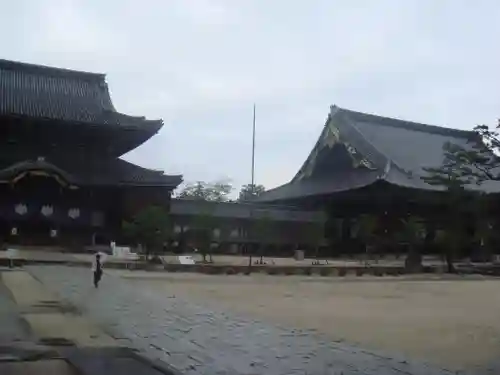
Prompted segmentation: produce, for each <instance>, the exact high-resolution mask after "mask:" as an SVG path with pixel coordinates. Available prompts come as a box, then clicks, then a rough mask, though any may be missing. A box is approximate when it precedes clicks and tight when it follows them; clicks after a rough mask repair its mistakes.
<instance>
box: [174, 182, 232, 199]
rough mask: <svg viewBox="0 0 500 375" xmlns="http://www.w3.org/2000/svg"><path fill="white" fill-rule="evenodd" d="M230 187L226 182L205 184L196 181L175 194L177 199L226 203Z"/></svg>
mask: <svg viewBox="0 0 500 375" xmlns="http://www.w3.org/2000/svg"><path fill="white" fill-rule="evenodd" d="M232 189H233V188H232V186H231V184H230V183H229V182H227V181H222V180H221V181H215V182H212V183H207V182H204V181H197V182H195V183H192V184H187V185H186V186H185V187H184V189H182V190H181V191H180V193H179V194H177V197H178V198H185V199H194V200H204V201H212V202H226V201H228V200H229V194H231V191H232Z"/></svg>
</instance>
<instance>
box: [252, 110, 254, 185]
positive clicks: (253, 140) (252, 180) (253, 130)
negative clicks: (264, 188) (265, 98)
mask: <svg viewBox="0 0 500 375" xmlns="http://www.w3.org/2000/svg"><path fill="white" fill-rule="evenodd" d="M254 184H255V103H254V105H253V123H252V189H254V187H255V186H254Z"/></svg>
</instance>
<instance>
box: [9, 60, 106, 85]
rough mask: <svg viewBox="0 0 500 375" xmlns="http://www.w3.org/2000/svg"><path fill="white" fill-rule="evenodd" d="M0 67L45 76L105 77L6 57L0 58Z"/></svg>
mask: <svg viewBox="0 0 500 375" xmlns="http://www.w3.org/2000/svg"><path fill="white" fill-rule="evenodd" d="M0 69H3V70H16V71H20V70H22V71H24V72H30V73H34V74H43V75H47V76H56V77H57V76H59V77H78V78H86V79H91V80H104V79H105V77H106V75H105V74H104V73H92V72H85V71H81V70H72V69H65V68H56V67H54V66H48V65H39V64H32V63H25V62H21V61H12V60H6V59H0Z"/></svg>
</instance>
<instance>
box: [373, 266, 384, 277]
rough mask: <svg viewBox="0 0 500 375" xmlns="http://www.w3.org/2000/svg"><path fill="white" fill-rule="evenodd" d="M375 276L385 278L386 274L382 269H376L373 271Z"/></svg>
mask: <svg viewBox="0 0 500 375" xmlns="http://www.w3.org/2000/svg"><path fill="white" fill-rule="evenodd" d="M373 275H374V276H379V277H380V276H384V272H383V271H382V270H381V269H380V268H374V269H373Z"/></svg>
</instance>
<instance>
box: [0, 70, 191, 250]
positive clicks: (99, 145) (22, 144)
mask: <svg viewBox="0 0 500 375" xmlns="http://www.w3.org/2000/svg"><path fill="white" fill-rule="evenodd" d="M162 126H163V122H162V121H161V120H147V119H145V118H144V117H137V116H129V115H125V114H123V113H120V112H118V111H117V110H116V109H115V107H114V106H113V102H112V101H111V98H110V94H109V91H108V85H107V84H106V80H105V76H104V75H103V74H95V73H87V72H79V71H73V70H66V69H58V68H53V67H46V66H40V65H32V64H26V63H19V62H13V61H7V60H0V132H1V150H0V233H1V236H2V239H3V240H4V241H5V242H16V243H20V244H30V243H36V244H45V243H46V244H54V243H58V244H67V245H69V244H74V243H78V244H81V245H87V244H96V243H99V242H100V243H109V240H110V239H113V238H114V237H115V236H117V235H118V234H119V231H120V228H121V223H122V220H123V219H124V218H127V217H130V216H132V215H134V213H136V212H137V211H138V210H140V209H141V208H142V207H144V206H146V205H149V204H159V205H164V206H166V207H167V208H168V206H169V202H170V196H171V192H172V190H173V189H175V188H176V187H177V186H178V185H179V184H180V183H181V182H182V177H181V176H180V175H175V176H170V175H165V174H164V173H163V172H161V171H156V170H150V169H146V168H142V167H140V166H137V165H134V164H132V163H130V162H127V161H125V160H124V159H122V158H121V156H122V155H124V154H126V153H127V152H129V151H131V150H133V149H135V148H136V147H138V146H140V145H141V144H142V143H144V142H145V141H147V140H148V139H149V138H151V137H152V136H153V135H155V134H156V133H157V132H158V131H159V130H160V129H161V128H162Z"/></svg>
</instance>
